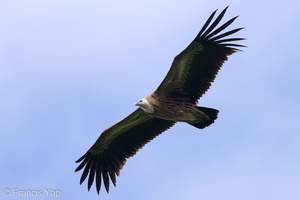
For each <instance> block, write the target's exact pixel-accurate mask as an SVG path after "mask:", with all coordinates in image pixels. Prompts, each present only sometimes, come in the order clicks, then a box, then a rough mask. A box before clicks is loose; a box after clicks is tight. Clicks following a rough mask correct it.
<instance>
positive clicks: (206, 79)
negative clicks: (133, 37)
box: [156, 7, 244, 104]
mask: <svg viewBox="0 0 300 200" xmlns="http://www.w3.org/2000/svg"><path fill="white" fill-rule="evenodd" d="M227 8H228V7H226V8H225V9H224V10H223V11H222V12H221V13H220V15H219V16H218V17H217V18H216V19H215V20H214V21H213V18H214V15H215V13H216V11H217V10H216V11H214V12H213V13H212V14H211V16H210V17H209V18H208V19H207V21H206V23H205V24H204V26H203V27H202V29H201V30H200V32H199V33H198V35H197V36H196V38H195V39H194V40H193V41H192V42H191V44H189V46H188V47H187V48H186V49H185V50H184V51H182V52H181V53H180V54H178V55H177V56H176V57H175V58H174V60H173V63H172V66H171V68H170V70H169V72H168V74H167V75H166V77H165V78H164V80H163V81H162V83H161V84H160V85H159V87H158V88H157V90H156V93H157V94H158V95H165V96H170V97H173V98H186V99H189V101H190V102H191V103H194V104H195V103H197V100H198V99H199V98H200V97H201V96H202V95H203V94H204V93H205V92H206V91H207V90H208V89H209V87H210V85H211V83H212V82H213V81H214V79H215V77H216V75H217V73H218V71H219V70H220V68H221V66H222V64H223V63H224V62H225V61H226V60H227V57H228V56H229V55H231V54H233V53H234V52H236V51H239V49H238V47H244V46H243V45H239V44H235V43H231V42H233V41H239V40H244V38H225V37H226V36H229V35H232V34H234V33H236V32H238V31H239V30H241V29H242V28H237V29H233V30H230V31H227V32H225V33H221V34H220V32H221V31H223V30H224V29H226V28H227V27H228V26H229V25H230V24H231V23H232V22H233V21H234V20H235V19H236V18H237V16H236V17H234V18H232V19H230V20H229V21H227V22H226V23H224V24H223V25H221V26H220V27H218V28H216V27H217V25H218V24H219V23H220V21H221V19H222V18H223V16H224V15H225V12H226V10H227ZM212 21H213V22H212ZM211 22H212V23H211ZM224 38H225V39H224Z"/></svg>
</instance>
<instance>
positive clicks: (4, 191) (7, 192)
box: [3, 188, 11, 196]
mask: <svg viewBox="0 0 300 200" xmlns="http://www.w3.org/2000/svg"><path fill="white" fill-rule="evenodd" d="M10 192H11V191H10V189H9V188H5V189H4V190H3V194H4V195H5V196H9V195H10Z"/></svg>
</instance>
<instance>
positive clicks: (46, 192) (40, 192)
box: [3, 188, 62, 197]
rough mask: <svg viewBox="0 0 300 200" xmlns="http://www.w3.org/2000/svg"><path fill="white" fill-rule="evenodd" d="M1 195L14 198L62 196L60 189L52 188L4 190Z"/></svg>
mask: <svg viewBox="0 0 300 200" xmlns="http://www.w3.org/2000/svg"><path fill="white" fill-rule="evenodd" d="M3 195H4V196H16V197H31V196H33V197H34V196H37V197H38V196H52V197H60V196H61V195H62V191H61V190H60V189H53V188H43V189H40V188H35V189H23V188H4V189H3Z"/></svg>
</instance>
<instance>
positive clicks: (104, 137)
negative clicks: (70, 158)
mask: <svg viewBox="0 0 300 200" xmlns="http://www.w3.org/2000/svg"><path fill="white" fill-rule="evenodd" d="M174 124H175V122H173V121H168V120H163V119H158V118H152V117H149V116H148V115H147V114H145V112H144V111H143V110H141V109H140V108H138V109H137V110H135V111H134V112H133V113H131V114H130V115H128V116H127V117H126V118H124V119H123V120H121V121H119V122H117V123H116V124H114V125H112V126H111V127H109V128H107V129H106V130H104V131H103V133H102V134H101V135H100V136H99V138H98V139H97V141H96V142H95V144H94V145H93V146H92V147H91V148H90V149H89V150H88V151H87V152H86V153H85V154H84V155H83V156H82V157H81V158H79V159H78V160H77V161H76V162H77V163H79V162H80V165H79V166H78V167H77V168H76V170H75V172H77V171H79V170H81V169H84V170H83V173H82V176H81V179H80V184H81V183H82V182H83V181H84V180H85V179H86V178H87V177H88V190H90V188H91V186H92V184H93V182H94V180H96V190H97V192H98V194H99V192H100V187H101V182H102V181H103V183H104V186H105V189H106V191H107V193H108V191H109V182H110V181H109V180H111V181H112V183H113V184H114V185H115V186H116V175H117V176H118V175H119V172H120V170H121V169H122V167H123V166H124V164H125V163H126V159H127V158H129V157H131V156H133V155H134V154H135V153H136V152H137V151H138V150H139V149H140V148H142V147H143V146H144V145H145V144H146V143H147V142H149V141H150V140H152V139H153V138H155V137H156V136H158V135H159V134H160V133H162V132H163V131H165V130H167V129H168V128H170V127H171V126H173V125H174Z"/></svg>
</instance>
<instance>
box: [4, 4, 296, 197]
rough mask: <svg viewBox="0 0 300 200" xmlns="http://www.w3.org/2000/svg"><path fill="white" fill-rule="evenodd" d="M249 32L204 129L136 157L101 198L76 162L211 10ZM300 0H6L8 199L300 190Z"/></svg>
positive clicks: (219, 83) (159, 141)
mask: <svg viewBox="0 0 300 200" xmlns="http://www.w3.org/2000/svg"><path fill="white" fill-rule="evenodd" d="M227 5H230V7H229V10H228V12H227V14H226V16H225V20H224V21H223V22H225V21H226V20H228V19H230V18H232V17H234V16H236V15H239V16H240V17H239V18H238V19H237V20H236V21H235V22H234V23H233V24H232V25H231V26H230V27H231V28H238V27H245V29H244V30H243V31H241V32H239V33H238V34H237V36H239V37H245V38H247V40H246V41H243V42H242V43H243V44H244V45H247V46H248V48H244V49H243V50H244V52H241V53H237V54H234V55H233V56H231V57H230V58H229V61H228V62H226V63H225V65H224V66H223V68H222V70H221V71H220V73H219V75H218V76H217V79H216V81H215V82H214V83H213V85H212V87H211V89H210V90H209V91H208V92H207V93H206V95H205V96H204V97H203V98H202V99H201V100H200V104H201V105H202V106H206V107H212V108H216V109H219V110H220V114H219V118H218V120H217V121H216V122H215V123H214V124H213V125H212V126H210V127H209V128H206V129H204V130H198V129H196V128H194V127H192V126H189V125H186V124H183V123H178V124H177V125H176V126H174V127H173V128H172V129H170V130H168V131H167V132H165V133H164V134H162V135H161V136H159V137H158V138H156V139H155V140H153V141H152V142H151V143H149V144H148V145H146V146H145V147H144V148H143V149H142V150H140V151H139V152H138V153H137V154H136V155H135V157H133V158H131V159H129V160H128V162H127V164H126V165H125V166H124V168H123V170H122V171H121V175H120V177H119V178H118V179H117V187H116V188H114V187H111V190H110V194H109V195H107V194H106V193H105V192H104V191H102V194H101V195H100V197H99V196H98V195H97V194H96V191H95V188H94V186H93V187H92V189H91V191H90V192H88V191H87V185H86V182H84V183H83V185H81V186H80V185H79V179H80V176H81V172H80V173H74V169H75V168H76V167H77V164H75V160H76V159H78V158H79V157H80V156H82V154H83V153H85V152H86V150H87V149H88V148H89V147H90V146H91V145H92V144H93V143H94V141H95V140H96V139H97V138H98V136H99V134H100V133H101V132H102V130H103V129H105V128H106V127H107V126H110V125H111V124H113V123H115V122H116V121H118V120H120V119H122V118H123V117H125V116H126V115H128V114H129V113H130V112H132V111H133V110H134V109H135V107H134V106H133V103H134V102H135V101H137V100H138V99H140V98H142V97H144V96H145V95H147V94H148V93H150V92H152V91H153V90H155V89H156V87H157V86H158V84H159V83H160V82H161V80H162V79H163V77H164V76H165V75H166V73H167V71H168V69H169V67H170V64H171V62H172V59H173V58H174V56H175V55H176V54H178V53H180V52H181V51H182V50H183V49H184V48H185V47H186V46H187V45H188V44H189V43H190V42H191V41H192V39H194V37H195V36H196V34H197V33H198V31H199V30H200V28H201V27H202V25H203V24H204V22H205V21H206V19H207V18H208V16H209V15H210V14H211V13H212V12H213V11H214V10H215V9H217V8H218V9H219V10H222V9H223V8H224V7H226V6H227ZM299 6H300V3H299V1H296V0H294V1H292V0H289V1H276V0H275V1H274V0H272V1H271V0H267V1H237V0H235V1H234V0H232V1H220V0H212V1H199V0H198V1H196V0H195V1H193V0H187V1H174V0H172V1H171V0H167V1H163V2H162V1H137V0H131V1H126V3H125V1H111V2H110V3H108V2H105V1H95V0H87V1H74V0H73V1H69V0H51V1H50V0H44V1H37V0H27V1H20V0H3V1H1V2H0V25H1V31H0V92H1V98H0V133H1V134H0V148H1V151H0V152H1V153H0V156H1V160H2V162H1V163H2V164H1V166H0V176H1V184H0V190H1V194H0V195H1V196H0V198H1V199H32V197H21V196H18V195H17V194H15V196H14V195H13V194H12V193H11V194H10V195H9V196H5V195H4V194H3V192H2V191H3V190H4V189H5V188H9V189H11V190H12V191H13V189H15V188H16V189H27V190H42V192H43V195H42V196H39V197H35V199H53V198H54V197H51V196H47V193H46V191H45V189H49V188H51V189H54V190H60V191H61V192H62V194H61V196H60V197H59V199H72V198H73V199H74V198H77V199H84V198H89V199H121V198H122V199H130V200H135V199H139V200H140V199H144V200H147V199H151V200H152V199H174V200H176V199H197V200H198V199H206V200H219V199H225V200H240V199H243V200H253V199H255V200H265V199H272V200H282V199H289V200H299V199H300V170H299V169H300V145H299V142H300V135H299V133H300V128H299V122H300V121H299V120H300V104H299V102H300V97H299V94H300V85H299V83H300V81H299V77H300V76H299V75H300V66H299V46H300V42H299V39H298V38H299V35H300V25H299V20H300V13H299Z"/></svg>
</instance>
